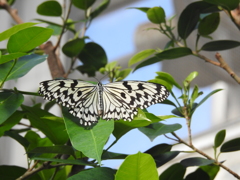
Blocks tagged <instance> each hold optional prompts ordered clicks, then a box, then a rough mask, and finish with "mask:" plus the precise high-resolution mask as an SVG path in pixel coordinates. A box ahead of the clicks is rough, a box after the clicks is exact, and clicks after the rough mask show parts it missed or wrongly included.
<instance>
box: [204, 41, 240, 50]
mask: <svg viewBox="0 0 240 180" xmlns="http://www.w3.org/2000/svg"><path fill="white" fill-rule="evenodd" d="M237 46H240V42H238V41H232V40H218V41H211V42H208V43H206V44H204V45H203V46H202V48H201V50H203V51H222V50H227V49H232V48H235V47H237Z"/></svg>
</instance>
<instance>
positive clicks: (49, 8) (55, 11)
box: [37, 1, 62, 16]
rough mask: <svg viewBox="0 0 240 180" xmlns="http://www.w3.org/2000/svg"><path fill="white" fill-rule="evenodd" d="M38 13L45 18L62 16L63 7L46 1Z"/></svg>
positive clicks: (40, 6)
mask: <svg viewBox="0 0 240 180" xmlns="http://www.w3.org/2000/svg"><path fill="white" fill-rule="evenodd" d="M37 13H38V14H40V15H43V16H61V15H62V7H61V5H60V4H59V2H57V1H45V2H43V3H42V4H40V5H39V6H38V7H37Z"/></svg>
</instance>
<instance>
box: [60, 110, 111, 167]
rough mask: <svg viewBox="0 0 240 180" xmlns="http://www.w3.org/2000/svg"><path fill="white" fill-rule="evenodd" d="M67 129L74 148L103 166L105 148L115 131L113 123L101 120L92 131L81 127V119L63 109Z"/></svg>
mask: <svg viewBox="0 0 240 180" xmlns="http://www.w3.org/2000/svg"><path fill="white" fill-rule="evenodd" d="M62 111H63V117H64V121H65V124H66V129H67V132H68V135H69V138H70V140H71V143H72V145H73V147H74V148H75V149H77V150H79V151H81V152H82V153H83V154H84V155H85V156H87V157H89V158H94V159H96V160H97V161H98V163H99V164H101V155H102V152H103V147H104V145H105V143H106V141H107V139H108V138H109V136H110V134H111V133H112V131H113V123H114V122H113V121H104V120H100V121H99V122H98V123H97V124H96V126H94V127H93V128H92V129H85V128H84V127H82V126H80V125H79V119H78V118H77V117H73V116H72V115H71V114H69V113H68V111H67V109H66V108H63V109H62Z"/></svg>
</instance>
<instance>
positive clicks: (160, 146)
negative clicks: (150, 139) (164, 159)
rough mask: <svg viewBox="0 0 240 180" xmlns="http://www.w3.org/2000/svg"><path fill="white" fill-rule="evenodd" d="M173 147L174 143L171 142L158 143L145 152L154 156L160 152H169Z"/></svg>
mask: <svg viewBox="0 0 240 180" xmlns="http://www.w3.org/2000/svg"><path fill="white" fill-rule="evenodd" d="M171 149H172V145H170V144H165V143H163V144H158V145H156V146H153V147H152V148H150V149H148V150H147V151H145V152H144V153H147V154H150V155H151V156H152V157H155V156H158V155H159V154H162V153H165V152H169V151H170V150H171Z"/></svg>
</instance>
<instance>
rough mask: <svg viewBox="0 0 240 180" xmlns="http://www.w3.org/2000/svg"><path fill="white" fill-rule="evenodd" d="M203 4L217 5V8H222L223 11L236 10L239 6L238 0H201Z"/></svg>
mask: <svg viewBox="0 0 240 180" xmlns="http://www.w3.org/2000/svg"><path fill="white" fill-rule="evenodd" d="M203 1H205V2H208V3H211V4H214V5H217V6H222V7H223V8H225V9H228V10H233V9H236V8H237V7H238V4H239V0H231V1H227V0H203Z"/></svg>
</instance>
